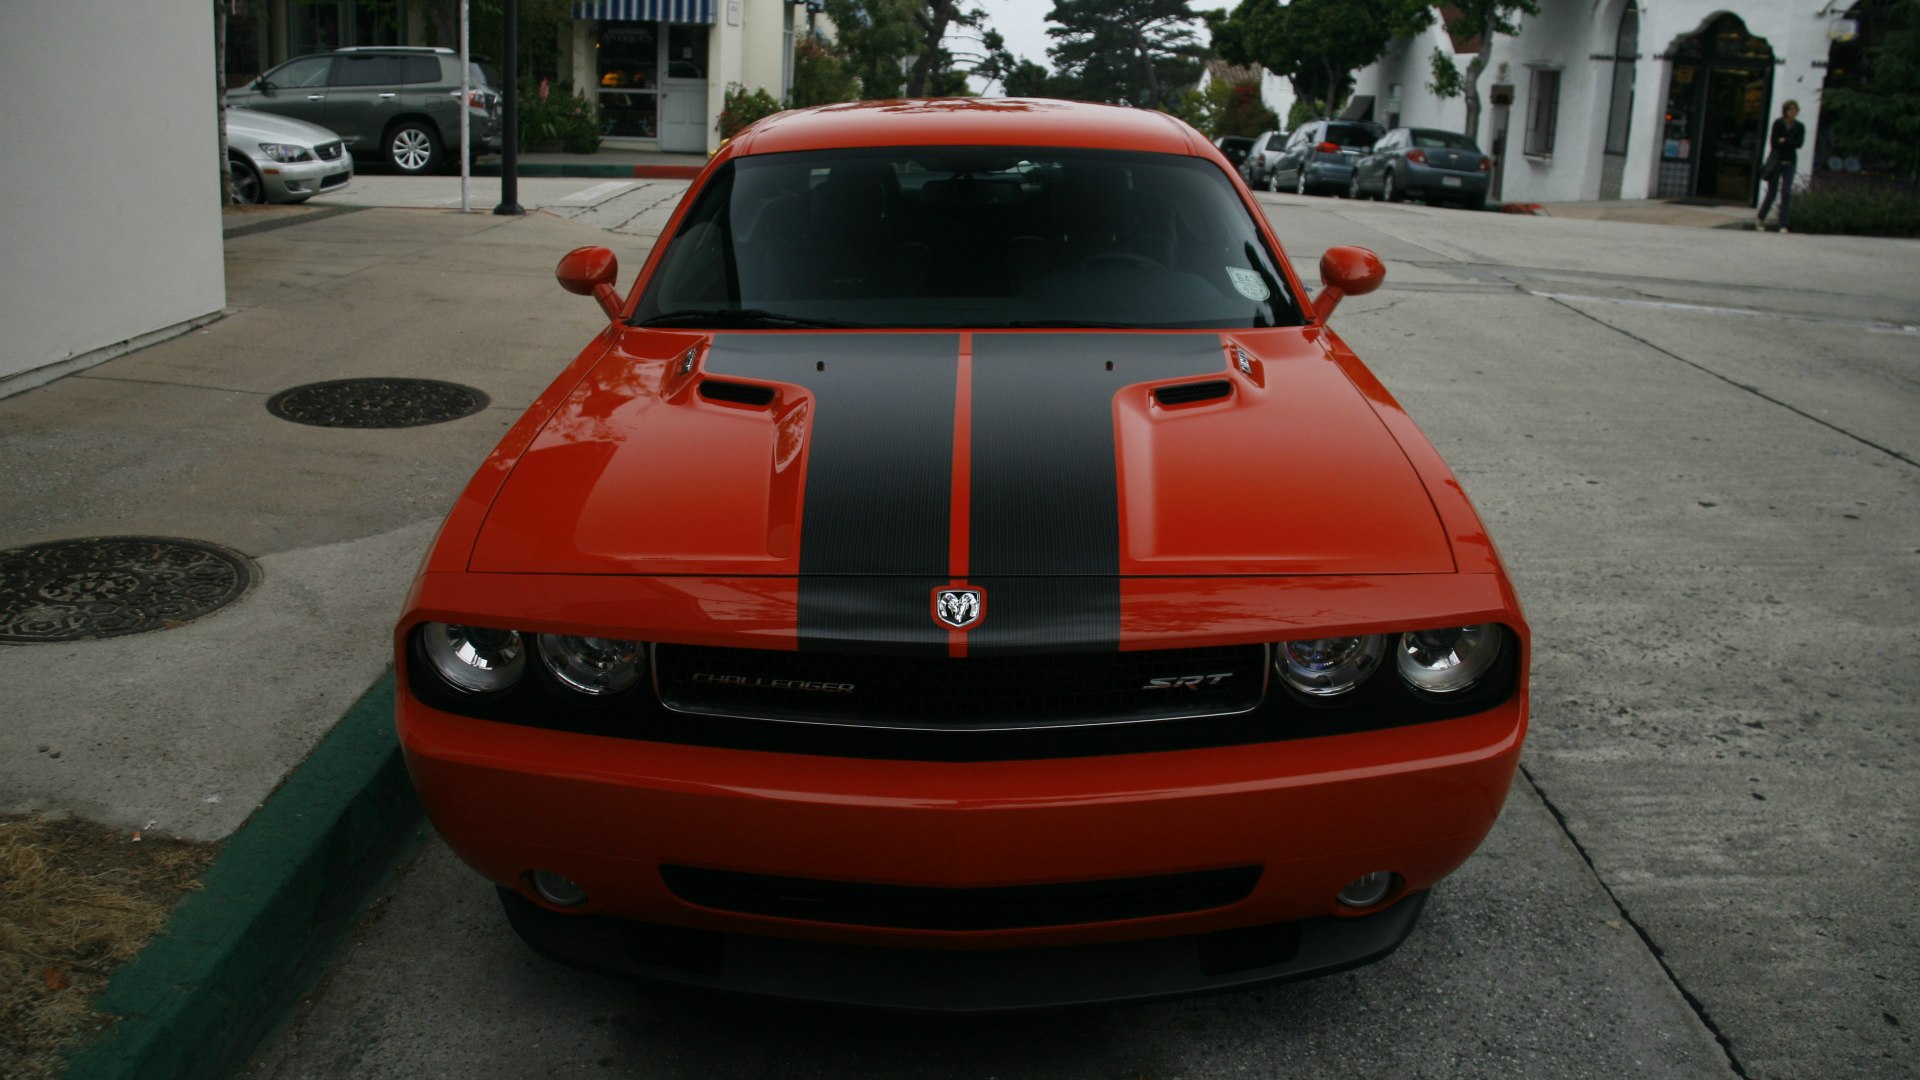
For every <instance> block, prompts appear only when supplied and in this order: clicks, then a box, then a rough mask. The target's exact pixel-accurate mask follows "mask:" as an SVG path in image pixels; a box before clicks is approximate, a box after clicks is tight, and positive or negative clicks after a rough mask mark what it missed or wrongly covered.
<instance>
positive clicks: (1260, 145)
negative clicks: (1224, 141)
mask: <svg viewBox="0 0 1920 1080" xmlns="http://www.w3.org/2000/svg"><path fill="white" fill-rule="evenodd" d="M1286 141H1287V133H1286V132H1284V131H1265V132H1261V134H1260V136H1259V137H1258V138H1256V139H1254V140H1253V145H1252V146H1250V147H1248V148H1247V157H1246V160H1245V161H1242V162H1241V163H1240V175H1241V177H1243V178H1244V179H1245V180H1246V181H1247V186H1248V187H1250V188H1266V189H1267V190H1268V191H1273V190H1275V189H1274V186H1273V163H1274V162H1275V161H1276V160H1278V159H1279V157H1280V147H1281V146H1282V145H1283V144H1284V143H1285V142H1286Z"/></svg>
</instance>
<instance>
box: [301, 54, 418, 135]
mask: <svg viewBox="0 0 1920 1080" xmlns="http://www.w3.org/2000/svg"><path fill="white" fill-rule="evenodd" d="M400 59H401V58H400V57H398V56H394V55H391V54H384V53H341V54H339V56H338V57H337V58H336V60H335V63H334V68H333V78H332V85H331V86H329V87H328V88H327V108H326V116H327V117H328V119H326V120H316V121H314V123H317V124H319V125H320V126H322V127H330V128H332V129H333V130H334V131H336V132H338V133H339V135H340V137H341V138H342V139H343V140H345V141H346V144H347V147H348V148H349V149H351V150H352V151H353V152H354V153H355V154H358V155H363V156H368V155H370V156H372V157H375V158H377V157H379V156H380V136H381V134H382V133H384V132H385V131H386V129H387V122H388V121H390V120H392V119H393V118H394V117H395V116H398V115H399V113H400Z"/></svg>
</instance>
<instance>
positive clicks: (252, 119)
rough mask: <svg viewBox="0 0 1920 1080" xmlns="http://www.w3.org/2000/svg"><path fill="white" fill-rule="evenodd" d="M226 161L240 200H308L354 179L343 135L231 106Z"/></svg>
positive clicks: (253, 201)
mask: <svg viewBox="0 0 1920 1080" xmlns="http://www.w3.org/2000/svg"><path fill="white" fill-rule="evenodd" d="M227 159H228V160H229V161H230V162H231V163H232V168H233V198H234V201H235V202H242V203H297V202H305V201H307V200H308V199H311V198H313V197H314V196H315V195H318V194H320V193H321V192H324V191H342V190H344V189H345V188H346V186H347V184H348V183H349V182H351V181H352V180H353V155H352V154H350V153H348V152H347V150H346V148H345V146H343V145H342V144H341V142H340V136H338V135H335V134H334V133H333V132H331V131H328V130H327V129H326V128H323V127H321V126H319V125H318V124H309V123H306V122H305V121H302V120H291V119H288V118H287V117H284V116H274V115H273V114H271V113H263V112H254V111H253V110H252V109H233V108H229V109H228V110H227Z"/></svg>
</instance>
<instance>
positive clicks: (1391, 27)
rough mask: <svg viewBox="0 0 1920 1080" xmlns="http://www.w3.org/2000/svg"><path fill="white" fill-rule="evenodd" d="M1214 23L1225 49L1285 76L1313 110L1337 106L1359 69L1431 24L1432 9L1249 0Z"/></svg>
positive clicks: (1413, 1)
mask: <svg viewBox="0 0 1920 1080" xmlns="http://www.w3.org/2000/svg"><path fill="white" fill-rule="evenodd" d="M1209 22H1210V24H1211V25H1212V27H1213V39H1214V47H1215V48H1216V49H1217V50H1218V51H1219V52H1220V54H1221V55H1222V56H1225V57H1227V58H1228V59H1230V60H1234V61H1236V62H1239V63H1258V64H1260V65H1262V66H1264V67H1265V68H1266V69H1267V70H1268V71H1271V72H1274V73H1275V74H1278V75H1284V76H1286V77H1287V79H1288V81H1290V82H1292V83H1293V89H1294V93H1295V94H1296V95H1297V96H1298V97H1299V98H1300V99H1301V100H1303V101H1308V102H1313V103H1315V105H1314V106H1312V108H1313V111H1314V112H1316V113H1322V112H1324V113H1332V112H1333V111H1335V110H1336V109H1338V108H1339V107H1340V103H1341V102H1343V101H1344V100H1346V97H1347V94H1348V92H1349V91H1350V90H1351V88H1352V85H1353V73H1354V72H1355V71H1357V70H1359V69H1360V68H1363V67H1366V66H1367V65H1368V64H1371V63H1373V62H1374V61H1375V60H1378V59H1380V57H1381V56H1383V55H1385V53H1386V51H1387V45H1388V44H1389V43H1390V42H1391V41H1393V39H1394V38H1396V37H1405V36H1409V35H1412V34H1415V33H1418V32H1419V31H1421V30H1423V29H1425V28H1426V27H1427V26H1429V25H1431V24H1432V22H1433V9H1432V8H1431V7H1430V6H1429V4H1428V2H1427V0H1291V2H1290V3H1286V4H1281V3H1279V2H1278V0H1244V2H1243V3H1241V5H1240V6H1239V7H1237V8H1235V9H1234V10H1233V12H1232V14H1230V15H1227V16H1225V17H1224V18H1215V19H1212V20H1209Z"/></svg>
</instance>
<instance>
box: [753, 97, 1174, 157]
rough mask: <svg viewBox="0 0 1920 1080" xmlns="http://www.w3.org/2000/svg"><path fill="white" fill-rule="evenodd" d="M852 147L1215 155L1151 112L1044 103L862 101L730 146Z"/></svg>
mask: <svg viewBox="0 0 1920 1080" xmlns="http://www.w3.org/2000/svg"><path fill="white" fill-rule="evenodd" d="M848 146H1061V147H1105V148H1111V149H1120V150H1145V151H1152V152H1157V153H1163V154H1186V155H1193V154H1198V153H1200V152H1201V151H1200V149H1199V148H1200V147H1206V148H1207V149H1208V151H1209V152H1210V151H1211V150H1212V147H1211V145H1210V144H1208V143H1207V142H1206V141H1205V140H1203V139H1202V138H1201V137H1200V135H1199V133H1198V132H1195V131H1194V130H1193V129H1192V128H1190V127H1188V126H1187V125H1185V124H1183V123H1181V122H1180V121H1178V120H1175V119H1174V118H1172V117H1170V116H1168V115H1167V114H1165V113H1162V112H1158V111H1156V110H1152V109H1132V108H1128V107H1126V106H1123V105H1093V104H1089V103H1087V102H1080V101H1058V100H1054V99H1050V98H1048V99H1043V98H932V99H923V100H909V101H856V102H849V103H847V104H843V105H821V106H816V107H815V108H811V109H800V110H795V111H792V112H783V113H778V114H776V115H774V116H770V117H768V118H766V119H765V120H762V121H760V122H759V123H756V124H754V125H753V126H752V127H751V128H750V129H748V130H747V131H746V132H744V133H742V134H741V135H740V136H739V137H737V138H736V139H735V140H734V142H733V143H732V144H731V145H730V146H729V147H728V149H730V150H731V151H732V152H733V153H734V154H779V153H787V152H790V151H794V150H825V149H831V148H836V147H848Z"/></svg>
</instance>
